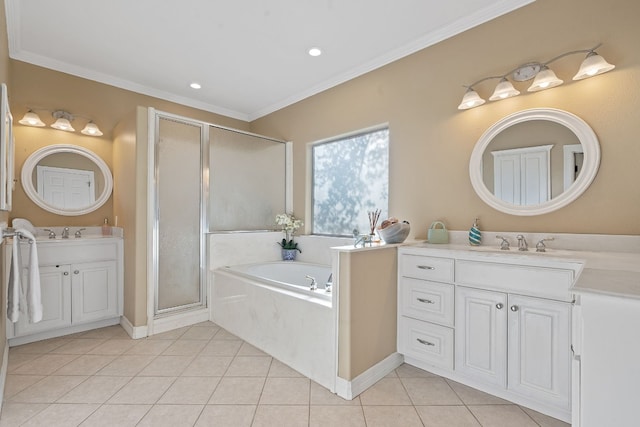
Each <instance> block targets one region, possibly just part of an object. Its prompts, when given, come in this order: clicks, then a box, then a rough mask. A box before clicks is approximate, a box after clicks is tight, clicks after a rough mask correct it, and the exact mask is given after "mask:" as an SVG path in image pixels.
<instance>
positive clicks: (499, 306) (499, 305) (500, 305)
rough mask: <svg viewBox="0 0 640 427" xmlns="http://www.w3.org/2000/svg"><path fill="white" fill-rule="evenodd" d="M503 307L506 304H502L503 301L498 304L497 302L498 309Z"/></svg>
mask: <svg viewBox="0 0 640 427" xmlns="http://www.w3.org/2000/svg"><path fill="white" fill-rule="evenodd" d="M502 307H504V305H502V303H501V302H499V303H497V304H496V308H497V309H498V310H502Z"/></svg>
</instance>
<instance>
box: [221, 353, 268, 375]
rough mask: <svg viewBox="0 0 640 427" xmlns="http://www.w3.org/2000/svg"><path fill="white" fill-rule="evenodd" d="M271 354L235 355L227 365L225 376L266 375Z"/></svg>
mask: <svg viewBox="0 0 640 427" xmlns="http://www.w3.org/2000/svg"><path fill="white" fill-rule="evenodd" d="M270 366H271V356H236V357H235V359H233V361H232V362H231V365H229V368H228V369H227V373H226V374H225V376H227V377H266V376H267V374H268V373H269V367H270Z"/></svg>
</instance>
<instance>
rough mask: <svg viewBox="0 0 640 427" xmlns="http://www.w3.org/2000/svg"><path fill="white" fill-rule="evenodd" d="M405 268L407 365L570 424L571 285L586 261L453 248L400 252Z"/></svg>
mask: <svg viewBox="0 0 640 427" xmlns="http://www.w3.org/2000/svg"><path fill="white" fill-rule="evenodd" d="M443 246H444V245H443ZM398 266H399V267H398V352H400V353H402V354H403V355H404V356H405V362H406V363H409V364H412V365H415V366H418V367H420V368H423V369H426V370H429V371H432V372H434V373H436V374H439V375H442V376H445V377H448V378H451V379H453V380H455V381H458V382H462V383H464V384H467V385H469V386H472V387H475V388H478V389H481V390H483V391H486V392H488V393H492V394H494V395H497V396H499V397H502V398H504V399H508V400H511V401H514V402H516V403H519V404H522V405H525V406H529V407H531V408H533V409H535V410H537V411H540V412H543V413H546V414H548V415H550V416H553V417H555V418H560V419H563V420H565V421H569V420H570V419H571V310H572V303H571V301H572V296H571V293H570V292H569V288H570V287H571V285H572V283H573V280H574V277H575V274H576V272H577V271H579V269H580V266H581V264H579V263H578V262H572V261H563V260H558V259H553V258H552V257H546V258H544V255H543V256H542V257H540V256H535V255H530V256H526V255H522V254H518V253H506V254H500V253H482V252H474V251H472V250H462V249H451V246H449V245H447V246H444V248H443V249H436V248H434V247H433V246H430V247H427V246H405V247H401V248H400V249H399V260H398ZM425 343H426V344H425Z"/></svg>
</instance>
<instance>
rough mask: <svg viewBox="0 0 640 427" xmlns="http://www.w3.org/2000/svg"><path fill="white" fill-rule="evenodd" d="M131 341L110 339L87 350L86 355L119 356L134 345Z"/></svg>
mask: <svg viewBox="0 0 640 427" xmlns="http://www.w3.org/2000/svg"><path fill="white" fill-rule="evenodd" d="M135 344H136V343H135V341H134V340H132V339H110V340H107V341H105V342H103V343H102V344H100V345H99V346H97V347H95V348H93V349H91V350H89V351H88V352H87V354H102V355H112V356H119V355H121V354H122V353H124V352H125V351H127V350H129V349H130V348H131V347H133V346H134V345H135Z"/></svg>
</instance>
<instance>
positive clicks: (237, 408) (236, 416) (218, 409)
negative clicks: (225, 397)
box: [196, 405, 256, 427]
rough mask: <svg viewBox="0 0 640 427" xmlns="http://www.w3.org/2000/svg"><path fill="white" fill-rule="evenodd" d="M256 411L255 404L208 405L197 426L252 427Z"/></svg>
mask: <svg viewBox="0 0 640 427" xmlns="http://www.w3.org/2000/svg"><path fill="white" fill-rule="evenodd" d="M255 412H256V407H255V405H207V406H206V407H205V408H204V410H203V411H202V413H201V414H200V418H198V422H197V423H196V427H210V426H220V427H250V426H251V423H252V421H253V415H254V413H255Z"/></svg>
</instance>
